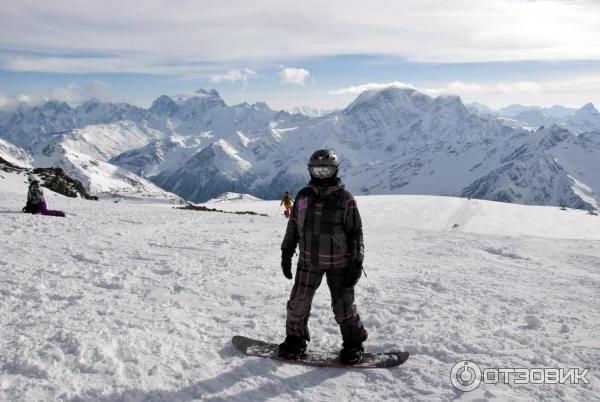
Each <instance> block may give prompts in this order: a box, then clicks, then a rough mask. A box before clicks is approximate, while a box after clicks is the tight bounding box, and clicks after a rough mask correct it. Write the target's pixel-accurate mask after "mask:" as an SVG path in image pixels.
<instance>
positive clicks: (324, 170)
mask: <svg viewBox="0 0 600 402" xmlns="http://www.w3.org/2000/svg"><path fill="white" fill-rule="evenodd" d="M308 170H309V171H310V174H311V176H313V177H316V178H318V179H327V178H328V177H332V176H333V175H335V167H333V166H311V167H310V168H308Z"/></svg>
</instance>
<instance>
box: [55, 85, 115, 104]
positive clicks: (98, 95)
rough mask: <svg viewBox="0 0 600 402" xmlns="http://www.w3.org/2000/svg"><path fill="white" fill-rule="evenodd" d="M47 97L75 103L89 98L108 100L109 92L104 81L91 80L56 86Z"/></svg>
mask: <svg viewBox="0 0 600 402" xmlns="http://www.w3.org/2000/svg"><path fill="white" fill-rule="evenodd" d="M47 98H48V99H52V100H58V101H62V102H67V103H69V104H71V105H76V104H79V103H83V102H85V101H87V100H90V99H100V100H109V99H110V94H109V91H108V87H107V85H106V84H105V83H103V82H102V81H91V82H88V83H86V84H83V85H78V84H69V85H67V86H66V87H61V88H56V89H54V90H52V92H51V93H50V94H49V95H48V96H47Z"/></svg>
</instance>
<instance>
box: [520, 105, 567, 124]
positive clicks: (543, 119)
mask: <svg viewBox="0 0 600 402" xmlns="http://www.w3.org/2000/svg"><path fill="white" fill-rule="evenodd" d="M514 120H517V121H519V122H522V123H525V125H526V126H529V127H540V126H550V125H552V124H557V123H558V120H557V119H555V118H553V117H552V116H550V115H549V114H548V113H546V112H544V111H543V110H542V109H541V108H537V109H528V110H524V111H522V112H521V113H519V114H517V115H516V116H514Z"/></svg>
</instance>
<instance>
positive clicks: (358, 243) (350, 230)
mask: <svg viewBox="0 0 600 402" xmlns="http://www.w3.org/2000/svg"><path fill="white" fill-rule="evenodd" d="M348 196H349V197H348V200H347V201H346V208H345V211H344V229H345V231H346V237H347V240H348V253H349V254H350V258H351V259H352V261H360V262H362V261H363V259H364V255H365V246H364V243H363V230H362V220H361V219H360V213H359V212H358V207H357V205H356V200H355V199H354V197H352V195H350V194H348Z"/></svg>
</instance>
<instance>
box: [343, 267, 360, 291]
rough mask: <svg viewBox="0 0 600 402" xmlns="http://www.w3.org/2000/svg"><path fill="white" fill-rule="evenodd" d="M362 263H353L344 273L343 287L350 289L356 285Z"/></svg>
mask: <svg viewBox="0 0 600 402" xmlns="http://www.w3.org/2000/svg"><path fill="white" fill-rule="evenodd" d="M362 272H363V269H362V261H353V262H352V265H350V267H348V270H347V272H346V278H345V280H344V285H345V286H346V287H347V288H352V287H354V285H356V284H357V283H358V280H359V279H360V277H361V276H362Z"/></svg>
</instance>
